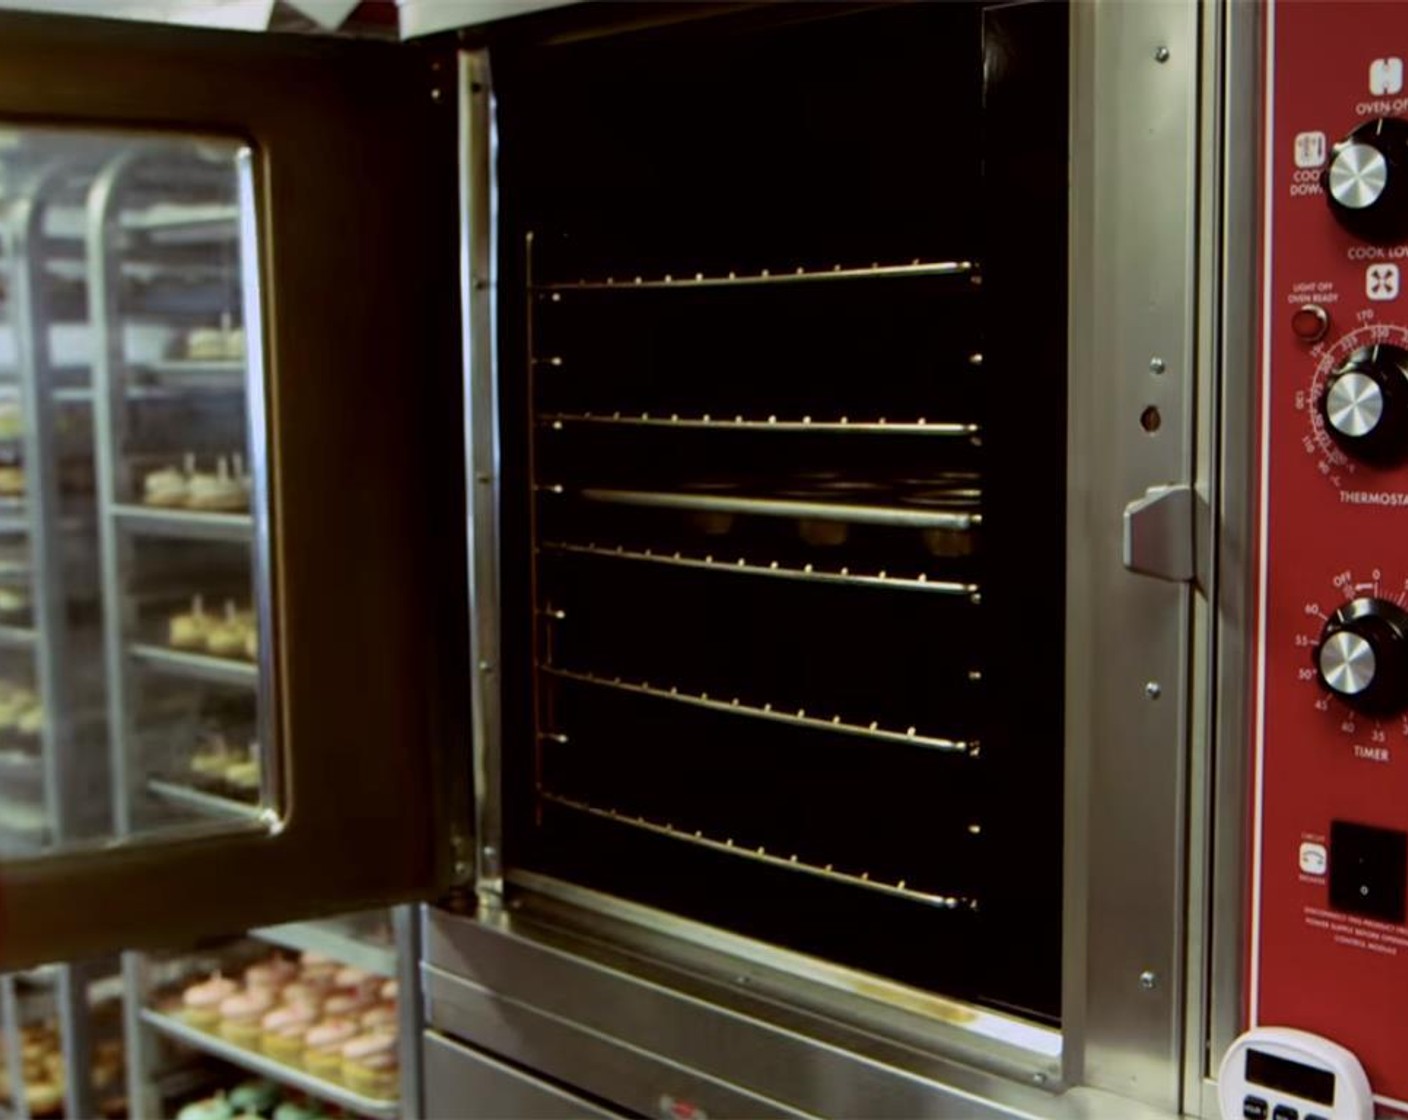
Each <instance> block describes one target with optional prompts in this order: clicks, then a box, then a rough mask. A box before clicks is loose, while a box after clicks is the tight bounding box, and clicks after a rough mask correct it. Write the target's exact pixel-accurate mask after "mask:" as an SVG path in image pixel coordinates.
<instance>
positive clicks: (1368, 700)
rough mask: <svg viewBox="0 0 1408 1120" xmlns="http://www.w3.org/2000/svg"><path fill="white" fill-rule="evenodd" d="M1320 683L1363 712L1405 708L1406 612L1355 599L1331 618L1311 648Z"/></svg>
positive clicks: (1380, 602)
mask: <svg viewBox="0 0 1408 1120" xmlns="http://www.w3.org/2000/svg"><path fill="white" fill-rule="evenodd" d="M1314 656H1315V671H1316V673H1317V674H1318V675H1319V677H1320V683H1321V684H1322V685H1324V686H1325V688H1327V689H1329V690H1330V691H1331V692H1333V693H1334V694H1335V695H1336V696H1338V697H1339V698H1340V699H1341V700H1343V701H1344V702H1345V703H1346V704H1348V705H1349V706H1350V707H1352V708H1357V709H1359V710H1360V711H1362V712H1368V713H1371V714H1375V715H1391V714H1393V713H1394V712H1397V711H1399V710H1401V709H1402V708H1404V707H1408V612H1405V611H1404V610H1403V609H1402V608H1401V607H1399V606H1398V604H1396V603H1391V602H1389V601H1388V600H1387V599H1355V600H1353V601H1351V602H1348V603H1346V604H1345V605H1344V606H1342V607H1340V609H1339V610H1337V611H1335V613H1334V614H1333V615H1331V616H1330V619H1329V621H1328V622H1326V623H1325V629H1324V630H1323V631H1322V632H1321V634H1320V644H1319V645H1317V646H1316V647H1315V654H1314Z"/></svg>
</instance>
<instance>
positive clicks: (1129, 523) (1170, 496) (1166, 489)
mask: <svg viewBox="0 0 1408 1120" xmlns="http://www.w3.org/2000/svg"><path fill="white" fill-rule="evenodd" d="M1196 502H1197V498H1196V496H1195V495H1194V493H1193V488H1192V487H1191V486H1188V485H1187V484H1183V483H1180V484H1178V485H1176V486H1151V487H1149V489H1147V490H1145V491H1144V496H1143V497H1142V498H1135V499H1134V501H1132V502H1130V503H1129V504H1128V505H1127V506H1125V507H1124V566H1125V567H1126V568H1128V569H1129V570H1130V571H1131V572H1138V573H1139V574H1140V575H1145V576H1154V577H1155V578H1156V579H1166V580H1172V581H1173V582H1175V583H1182V582H1184V581H1186V580H1190V579H1192V578H1193V576H1194V575H1195V574H1196V568H1195V562H1194V555H1193V517H1194V512H1195V510H1196Z"/></svg>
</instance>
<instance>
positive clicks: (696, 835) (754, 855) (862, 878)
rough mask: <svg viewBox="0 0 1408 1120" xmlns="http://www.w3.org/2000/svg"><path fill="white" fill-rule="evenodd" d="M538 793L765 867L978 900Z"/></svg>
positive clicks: (950, 905) (906, 895)
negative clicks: (889, 881)
mask: <svg viewBox="0 0 1408 1120" xmlns="http://www.w3.org/2000/svg"><path fill="white" fill-rule="evenodd" d="M539 796H540V797H541V798H542V799H543V800H544V801H547V802H549V803H550V804H553V805H560V806H561V807H562V808H564V809H571V810H572V811H574V812H577V813H585V814H586V815H588V816H591V817H596V818H598V819H599V820H607V821H612V822H613V823H615V824H623V825H628V826H629V827H631V828H638V829H643V830H644V831H646V832H653V833H655V834H656V835H657V836H668V837H670V838H671V839H674V840H681V841H684V842H685V843H689V844H694V845H696V846H699V847H703V848H709V849H711V850H712V851H716V852H723V853H725V854H727V855H731V856H738V857H739V858H741V859H748V860H752V861H753V862H755V863H764V864H767V865H768V866H769V867H778V868H782V869H784V870H787V871H795V872H798V873H800V874H803V875H811V876H813V877H814V878H818V879H827V880H830V881H831V882H833V883H844V884H845V885H846V886H850V887H860V888H861V889H863V890H870V891H876V892H878V893H880V894H887V895H890V896H892V897H896V898H903V899H907V900H909V901H911V902H922V903H924V904H925V905H927V906H933V907H936V908H937V909H940V910H976V909H977V908H978V903H977V902H976V900H974V899H971V898H965V897H963V896H962V895H945V894H933V893H931V892H929V891H921V890H916V889H914V888H913V887H911V886H909V884H908V882H907V881H906V880H904V879H901V880H899V881H898V882H895V883H886V882H882V881H880V880H879V879H872V878H871V877H870V874H869V872H865V871H862V872H859V873H856V872H850V871H837V870H836V868H835V867H834V866H833V865H831V864H829V863H828V864H825V865H819V864H814V863H807V862H806V861H804V860H801V859H799V858H798V857H797V856H796V855H786V856H780V855H776V854H774V853H772V852H769V851H768V850H767V849H766V848H764V847H761V846H759V847H749V846H747V845H744V844H738V843H735V842H734V840H733V839H732V838H731V837H730V838H728V839H724V840H717V839H715V838H713V837H710V836H705V835H704V834H703V833H702V832H700V831H698V830H691V829H688V828H676V827H675V825H674V824H672V823H668V822H667V823H663V824H662V823H659V822H656V821H650V820H647V819H646V818H645V817H638V816H634V815H633V814H630V813H621V812H618V811H617V810H615V809H603V808H600V807H598V806H596V805H590V804H588V803H587V802H585V801H577V800H575V799H573V798H570V797H563V796H561V795H560V794H556V793H549V792H547V791H546V790H544V791H542V792H540V794H539Z"/></svg>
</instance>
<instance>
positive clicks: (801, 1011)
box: [422, 0, 1260, 1118]
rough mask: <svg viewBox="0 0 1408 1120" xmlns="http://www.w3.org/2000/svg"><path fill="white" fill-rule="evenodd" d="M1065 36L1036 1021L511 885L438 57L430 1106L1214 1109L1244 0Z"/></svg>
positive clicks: (477, 365)
mask: <svg viewBox="0 0 1408 1120" xmlns="http://www.w3.org/2000/svg"><path fill="white" fill-rule="evenodd" d="M1071 19H1072V27H1071V75H1072V82H1071V89H1070V99H1071V100H1070V105H1071V122H1072V124H1071V128H1072V132H1071V152H1072V166H1071V219H1070V246H1071V258H1070V297H1069V298H1070V308H1071V312H1070V363H1069V368H1070V380H1069V405H1070V421H1069V430H1068V446H1069V449H1070V450H1069V455H1068V463H1067V485H1068V524H1067V541H1066V550H1067V552H1066V559H1067V571H1068V575H1067V600H1066V602H1067V608H1066V609H1067V645H1066V650H1067V653H1066V663H1065V665H1064V667H1056V666H1051V667H1049V671H1051V672H1061V671H1063V672H1064V674H1065V687H1066V698H1067V719H1066V750H1067V771H1066V856H1065V900H1066V901H1065V918H1064V945H1063V1021H1062V1027H1061V1029H1060V1031H1059V1032H1058V1031H1055V1030H1052V1029H1048V1028H1044V1027H1040V1026H1037V1025H1035V1024H1031V1023H1027V1022H1022V1021H1019V1020H1015V1019H1009V1018H1007V1017H1005V1016H1002V1015H999V1014H997V1013H994V1012H988V1011H985V1010H983V1009H980V1008H975V1007H972V1006H969V1005H965V1004H960V1003H957V1002H954V1001H951V1000H947V999H944V998H941V997H938V996H935V995H933V994H930V993H925V992H920V991H917V990H914V989H910V988H906V987H904V986H902V985H898V984H893V983H890V982H886V981H881V980H878V979H877V978H875V977H872V976H868V975H865V974H862V973H859V972H855V971H853V970H850V969H846V968H842V967H838V966H835V965H832V964H829V963H827V962H823V961H818V960H816V959H814V958H809V957H805V956H803V955H801V954H799V953H794V952H790V951H787V950H783V949H779V948H776V947H772V946H768V945H763V944H761V943H758V942H755V941H750V940H748V939H746V938H742V937H739V936H736V935H732V934H728V933H724V932H721V931H719V930H717V929H713V928H710V927H706V926H703V925H700V924H699V923H696V922H692V921H688V920H685V919H682V918H679V917H676V916H673V915H670V914H666V913H662V912H660V911H658V910H653V909H650V908H647V907H643V906H639V905H636V904H633V903H628V902H625V901H623V900H620V899H616V898H611V897H608V896H604V895H601V894H598V893H596V892H594V891H590V890H586V889H584V888H581V887H578V886H575V885H573V884H570V883H566V882H563V881H560V880H555V879H551V878H548V877H545V876H541V875H533V874H526V873H521V872H516V871H515V870H514V869H513V866H512V853H511V852H510V853H505V852H504V849H503V843H502V835H501V819H502V813H501V801H502V796H503V791H502V790H501V788H500V782H499V774H500V756H501V752H502V750H503V749H504V747H503V742H502V728H501V721H500V717H499V707H498V705H499V698H498V686H497V676H498V669H499V665H498V659H499V597H498V582H497V580H498V571H497V563H498V555H499V551H498V541H499V528H498V526H499V508H498V501H499V498H498V477H499V476H498V469H499V443H498V440H499V433H498V431H497V427H496V420H495V416H496V396H495V394H496V392H497V387H498V385H499V379H500V377H501V375H502V376H511V374H509V373H505V372H503V371H500V370H499V369H498V368H497V361H496V352H497V348H496V341H495V337H494V332H495V330H496V308H495V294H496V283H497V281H496V277H495V272H494V268H495V259H496V254H497V245H496V242H495V236H496V232H495V226H496V196H495V189H496V187H495V178H494V149H495V144H496V138H495V135H494V112H493V85H492V81H491V74H490V70H489V54H488V51H487V50H486V49H483V48H478V49H466V50H465V51H463V52H462V54H461V67H460V111H461V128H460V143H461V161H460V167H461V206H462V231H461V233H462V244H461V256H462V261H463V267H462V281H463V289H464V291H463V306H462V312H463V330H464V356H465V357H464V361H465V369H464V374H465V423H466V430H467V431H468V432H469V433H470V440H469V446H468V449H467V464H466V467H467V471H468V479H469V482H468V487H467V489H468V492H469V510H468V521H469V524H468V532H469V539H470V541H471V546H472V547H471V561H470V563H471V578H470V600H471V610H472V642H473V657H474V665H475V667H476V670H475V679H474V683H473V699H474V709H475V722H474V727H473V745H472V746H473V760H474V766H473V770H474V778H475V820H474V840H473V841H472V845H473V883H474V892H473V894H472V895H471V894H470V893H469V892H466V893H465V894H464V896H463V898H462V899H461V900H460V904H459V905H456V904H454V903H451V904H450V905H443V906H441V907H431V908H427V913H426V916H425V922H424V939H425V942H424V953H423V957H422V979H423V984H424V990H425V1000H426V1003H425V1006H426V1023H425V1031H424V1035H423V1037H424V1046H425V1052H426V1055H427V1058H426V1102H427V1111H428V1113H429V1114H430V1115H437V1114H439V1112H452V1113H454V1114H456V1115H466V1114H468V1113H467V1111H466V1110H467V1109H472V1105H471V1104H470V1103H469V1102H472V1101H473V1099H474V1094H475V1093H476V1092H478V1093H481V1094H484V1095H483V1096H482V1099H484V1100H486V1101H489V1100H492V1101H495V1102H498V1103H497V1104H496V1107H499V1108H500V1110H501V1111H502V1107H503V1101H505V1100H518V1101H520V1102H521V1103H522V1107H523V1109H524V1112H523V1114H524V1115H545V1116H546V1115H580V1114H587V1113H590V1114H602V1115H605V1114H610V1112H611V1110H612V1109H613V1108H621V1109H625V1110H629V1111H632V1112H636V1113H639V1114H644V1115H667V1116H669V1115H675V1116H680V1115H687V1114H688V1109H689V1108H691V1107H692V1108H696V1109H699V1110H702V1111H703V1112H704V1113H705V1114H714V1115H720V1114H736V1113H742V1114H747V1115H787V1116H803V1115H826V1114H845V1115H851V1114H857V1115H858V1114H864V1115H876V1116H881V1115H884V1116H919V1115H923V1116H965V1117H967V1116H977V1115H993V1116H999V1115H1003V1116H1007V1115H1027V1116H1045V1117H1078V1116H1121V1117H1131V1118H1133V1117H1137V1116H1146V1115H1147V1116H1169V1115H1177V1114H1194V1115H1209V1116H1211V1115H1215V1114H1216V1101H1215V1094H1212V1095H1210V1094H1209V1093H1208V1089H1209V1087H1210V1086H1211V1081H1210V1079H1209V1077H1210V1075H1209V1070H1210V1069H1211V1068H1213V1067H1214V1066H1215V1060H1216V1055H1218V1054H1220V1053H1221V1051H1222V1049H1223V1048H1225V1046H1226V1044H1227V1042H1229V1041H1230V1039H1231V1037H1232V1036H1233V1035H1234V1034H1235V1032H1236V1029H1237V1024H1238V1021H1239V1015H1240V972H1239V966H1240V947H1241V944H1242V927H1241V922H1242V910H1243V907H1242V900H1241V890H1242V888H1241V884H1242V854H1241V838H1242V837H1241V834H1242V829H1243V819H1244V802H1245V790H1244V782H1243V777H1242V771H1243V765H1244V758H1245V755H1244V749H1245V748H1244V744H1245V741H1246V739H1245V735H1244V733H1243V730H1244V726H1245V719H1246V709H1245V703H1244V690H1245V683H1244V682H1245V664H1244V663H1245V647H1244V643H1245V633H1246V631H1245V627H1244V616H1245V611H1246V608H1247V605H1248V603H1249V584H1248V570H1247V543H1248V533H1249V526H1250V516H1249V514H1250V511H1249V492H1250V480H1251V464H1250V461H1249V451H1248V448H1249V444H1250V440H1249V432H1250V430H1251V427H1250V417H1251V408H1252V401H1251V396H1250V392H1251V381H1252V377H1251V373H1252V370H1253V365H1252V353H1253V351H1252V347H1251V337H1252V332H1253V329H1254V313H1253V309H1254V306H1255V304H1254V292H1253V284H1252V277H1253V272H1254V268H1253V251H1252V250H1253V244H1252V237H1253V234H1252V231H1253V229H1254V228H1255V222H1254V221H1253V220H1252V215H1253V213H1254V209H1255V199H1256V190H1255V186H1256V166H1255V152H1254V149H1255V147H1256V146H1255V144H1253V143H1250V142H1249V139H1248V138H1249V137H1252V136H1254V135H1255V134H1256V129H1255V122H1256V115H1255V114H1256V104H1255V98H1254V94H1255V91H1256V90H1257V88H1258V83H1257V79H1256V74H1257V68H1258V59H1259V36H1260V11H1259V9H1258V8H1257V7H1256V6H1254V5H1250V4H1242V3H1236V2H1226V0H1208V2H1206V3H1201V4H1197V3H1188V2H1184V0H1172V2H1163V0H1157V2H1149V3H1138V4H1129V3H1117V2H1110V3H1076V4H1073V5H1072V7H1071ZM1167 492H1172V493H1174V494H1175V497H1174V498H1173V499H1171V500H1159V499H1161V498H1163V497H1165V495H1166V493H1167ZM1146 497H1148V498H1149V499H1151V500H1150V501H1148V502H1145V503H1142V504H1143V505H1148V506H1152V507H1154V508H1153V512H1152V514H1145V515H1142V516H1140V515H1138V510H1137V508H1136V510H1135V511H1133V512H1134V513H1135V516H1134V517H1133V518H1132V520H1130V523H1129V524H1128V525H1127V524H1126V521H1127V518H1126V507H1127V506H1128V505H1129V504H1130V503H1132V502H1136V501H1137V500H1139V499H1142V498H1146ZM1127 533H1131V534H1133V535H1134V536H1135V537H1137V538H1138V544H1139V549H1140V557H1141V562H1140V565H1139V566H1140V567H1141V568H1143V569H1144V570H1143V571H1142V572H1138V573H1137V572H1135V571H1133V570H1131V569H1130V568H1128V567H1126V564H1125V560H1124V553H1123V549H1124V545H1125V537H1126V534H1127ZM506 857H507V858H506ZM466 861H468V855H466ZM464 870H465V871H466V872H467V871H468V868H467V867H466V868H465V869H464ZM516 1093H517V1094H520V1095H519V1096H515V1094H516ZM505 1094H507V1096H505ZM681 1108H684V1111H681ZM437 1109H438V1110H439V1112H437ZM574 1110H575V1111H574ZM593 1110H596V1111H593ZM485 1114H486V1115H487V1114H488V1113H485Z"/></svg>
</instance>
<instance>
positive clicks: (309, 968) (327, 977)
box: [298, 953, 342, 987]
mask: <svg viewBox="0 0 1408 1120" xmlns="http://www.w3.org/2000/svg"><path fill="white" fill-rule="evenodd" d="M341 967H342V966H341V965H340V964H338V963H337V962H336V961H335V960H333V959H332V958H331V957H325V956H323V954H322V953H304V954H303V955H302V956H301V957H299V958H298V978H299V979H300V980H305V981H309V982H312V983H318V984H325V985H327V986H328V987H331V986H332V984H333V979H334V978H335V977H336V976H337V972H338V969H340V968H341Z"/></svg>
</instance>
